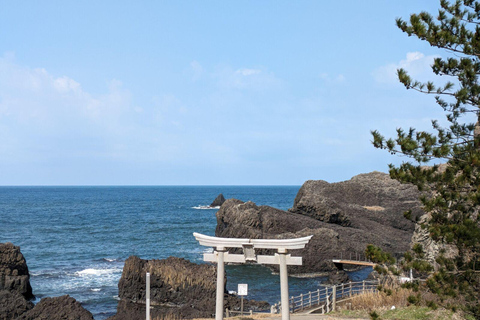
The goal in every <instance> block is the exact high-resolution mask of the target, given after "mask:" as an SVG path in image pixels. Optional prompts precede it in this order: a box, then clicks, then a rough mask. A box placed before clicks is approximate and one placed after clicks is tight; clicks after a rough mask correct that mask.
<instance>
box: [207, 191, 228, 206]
mask: <svg viewBox="0 0 480 320" xmlns="http://www.w3.org/2000/svg"><path fill="white" fill-rule="evenodd" d="M224 202H225V197H224V196H223V194H221V193H220V194H219V195H218V196H217V197H216V198H215V200H213V202H212V204H210V207H220V206H221V205H222V204H223V203H224Z"/></svg>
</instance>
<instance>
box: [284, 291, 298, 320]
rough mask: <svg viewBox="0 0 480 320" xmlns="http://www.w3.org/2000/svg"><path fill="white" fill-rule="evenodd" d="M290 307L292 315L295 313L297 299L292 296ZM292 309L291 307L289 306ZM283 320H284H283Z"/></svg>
mask: <svg viewBox="0 0 480 320" xmlns="http://www.w3.org/2000/svg"><path fill="white" fill-rule="evenodd" d="M290 305H291V306H292V313H294V312H295V298H294V297H293V296H292V297H291V298H290ZM289 307H290V306H289ZM288 310H289V312H290V308H288ZM282 314H283V313H282ZM282 320H283V319H282Z"/></svg>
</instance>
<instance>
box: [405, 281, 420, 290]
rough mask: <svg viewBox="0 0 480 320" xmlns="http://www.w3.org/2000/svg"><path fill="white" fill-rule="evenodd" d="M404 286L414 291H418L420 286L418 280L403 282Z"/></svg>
mask: <svg viewBox="0 0 480 320" xmlns="http://www.w3.org/2000/svg"><path fill="white" fill-rule="evenodd" d="M402 288H406V289H412V290H413V291H414V292H418V290H419V288H420V286H419V283H418V281H409V282H405V283H404V284H402Z"/></svg>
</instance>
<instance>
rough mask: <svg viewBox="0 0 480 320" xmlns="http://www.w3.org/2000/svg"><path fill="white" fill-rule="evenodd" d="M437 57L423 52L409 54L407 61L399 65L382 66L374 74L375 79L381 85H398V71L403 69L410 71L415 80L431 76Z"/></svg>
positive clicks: (402, 61)
mask: <svg viewBox="0 0 480 320" xmlns="http://www.w3.org/2000/svg"><path fill="white" fill-rule="evenodd" d="M437 57H438V56H437V55H431V56H425V55H424V54H423V53H421V52H408V53H407V55H406V59H404V60H401V61H400V62H398V63H391V64H388V65H385V66H381V67H379V68H377V69H375V70H374V71H373V72H372V75H373V78H374V79H375V81H377V82H379V83H398V78H397V70H398V69H400V68H402V69H405V70H407V71H408V73H409V74H410V75H411V76H412V77H413V78H422V77H426V76H427V75H428V76H429V75H431V74H432V73H431V67H430V66H431V65H432V64H433V60H434V59H435V58H437Z"/></svg>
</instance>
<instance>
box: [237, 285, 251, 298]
mask: <svg viewBox="0 0 480 320" xmlns="http://www.w3.org/2000/svg"><path fill="white" fill-rule="evenodd" d="M237 292H238V295H239V296H246V295H248V284H246V283H239V284H238V290H237Z"/></svg>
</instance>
